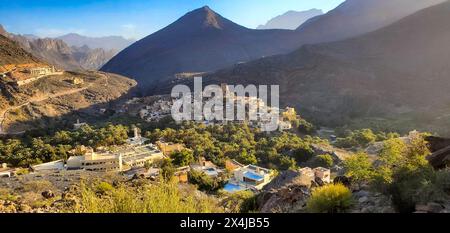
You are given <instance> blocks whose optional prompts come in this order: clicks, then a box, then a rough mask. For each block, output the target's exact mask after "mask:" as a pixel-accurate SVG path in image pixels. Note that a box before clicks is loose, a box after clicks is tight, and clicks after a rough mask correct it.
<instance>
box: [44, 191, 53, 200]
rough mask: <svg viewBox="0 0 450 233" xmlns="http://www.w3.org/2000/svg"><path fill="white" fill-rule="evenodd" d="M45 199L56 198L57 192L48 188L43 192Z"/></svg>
mask: <svg viewBox="0 0 450 233" xmlns="http://www.w3.org/2000/svg"><path fill="white" fill-rule="evenodd" d="M41 194H42V196H43V197H44V198H45V199H50V198H54V197H55V194H54V193H53V192H52V191H51V190H47V191H44V192H42V193H41Z"/></svg>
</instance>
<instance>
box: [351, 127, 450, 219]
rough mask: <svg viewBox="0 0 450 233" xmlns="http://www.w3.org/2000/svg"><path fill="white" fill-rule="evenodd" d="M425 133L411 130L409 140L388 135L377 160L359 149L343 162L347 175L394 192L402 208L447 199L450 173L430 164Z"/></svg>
mask: <svg viewBox="0 0 450 233" xmlns="http://www.w3.org/2000/svg"><path fill="white" fill-rule="evenodd" d="M425 136H426V134H420V133H416V134H411V135H410V136H409V140H408V141H407V142H406V141H404V140H401V139H399V138H395V137H394V138H389V139H387V140H386V141H384V143H383V144H384V145H383V148H382V150H381V151H380V152H379V155H378V159H377V161H376V162H375V163H372V162H371V161H370V160H369V158H368V157H367V155H366V154H364V153H358V154H356V155H354V156H352V157H351V158H349V159H348V160H346V161H345V162H344V166H345V169H346V175H348V176H350V177H351V178H352V180H354V181H356V182H357V183H359V184H361V183H366V184H371V186H372V187H373V188H374V189H376V191H379V192H382V193H384V194H386V195H389V196H391V197H392V198H393V203H394V205H395V206H396V208H397V210H398V211H400V212H413V211H414V210H415V206H416V204H426V203H428V202H435V201H442V200H445V199H448V198H449V196H448V193H449V190H450V189H449V187H450V185H449V184H450V173H449V171H448V170H443V171H435V170H434V169H433V168H432V167H431V166H430V165H429V164H428V161H427V160H426V156H427V155H429V154H430V152H429V151H428V148H427V146H426V141H425V140H424V137H425Z"/></svg>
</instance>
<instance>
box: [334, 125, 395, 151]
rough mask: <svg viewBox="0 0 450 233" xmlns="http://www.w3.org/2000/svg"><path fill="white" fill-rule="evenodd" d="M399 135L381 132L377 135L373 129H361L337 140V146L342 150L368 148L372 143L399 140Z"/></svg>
mask: <svg viewBox="0 0 450 233" xmlns="http://www.w3.org/2000/svg"><path fill="white" fill-rule="evenodd" d="M399 136H400V135H399V134H397V133H387V134H386V133H384V132H379V133H377V134H375V133H374V132H373V131H372V130H371V129H360V130H354V131H347V132H345V133H344V137H340V138H337V140H336V143H335V144H336V146H338V147H341V148H359V147H367V146H368V145H369V144H370V143H373V142H379V141H384V140H387V139H391V138H398V137H399Z"/></svg>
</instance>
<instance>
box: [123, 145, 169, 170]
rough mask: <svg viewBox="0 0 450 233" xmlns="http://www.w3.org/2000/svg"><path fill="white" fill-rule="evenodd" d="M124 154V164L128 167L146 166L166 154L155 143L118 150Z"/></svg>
mask: <svg viewBox="0 0 450 233" xmlns="http://www.w3.org/2000/svg"><path fill="white" fill-rule="evenodd" d="M116 153H118V154H120V155H121V156H122V161H123V164H124V165H126V166H128V167H132V168H135V167H144V166H145V164H146V163H150V164H153V163H155V162H157V161H160V160H163V159H164V158H165V156H164V154H163V153H162V152H161V151H160V150H158V149H157V148H156V146H154V145H153V144H149V145H142V146H136V147H129V148H125V149H123V150H120V151H118V152H116Z"/></svg>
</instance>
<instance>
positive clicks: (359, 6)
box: [297, 0, 446, 43]
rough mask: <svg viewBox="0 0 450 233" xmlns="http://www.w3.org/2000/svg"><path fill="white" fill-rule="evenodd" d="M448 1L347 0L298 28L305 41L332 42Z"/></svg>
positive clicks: (372, 29) (366, 31) (369, 30)
mask: <svg viewBox="0 0 450 233" xmlns="http://www.w3.org/2000/svg"><path fill="white" fill-rule="evenodd" d="M444 1H446V0H420V1H417V0H412V1H411V0H346V1H345V2H344V3H342V4H341V5H339V6H338V7H336V8H335V9H334V10H331V11H330V12H328V13H326V14H324V15H321V16H317V17H314V18H312V19H310V20H308V21H307V22H305V23H304V24H302V25H300V27H299V28H298V29H297V30H298V31H300V32H301V33H302V35H303V36H304V37H303V40H304V43H319V42H331V41H337V40H341V39H347V38H350V37H354V36H358V35H362V34H364V33H368V32H372V31H374V30H377V29H380V28H382V27H385V26H388V25H389V24H392V23H394V22H396V21H398V20H400V19H401V18H403V17H406V16H408V15H410V14H412V13H414V12H417V11H418V10H421V9H423V8H426V7H429V6H432V5H436V4H439V3H442V2H444Z"/></svg>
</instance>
